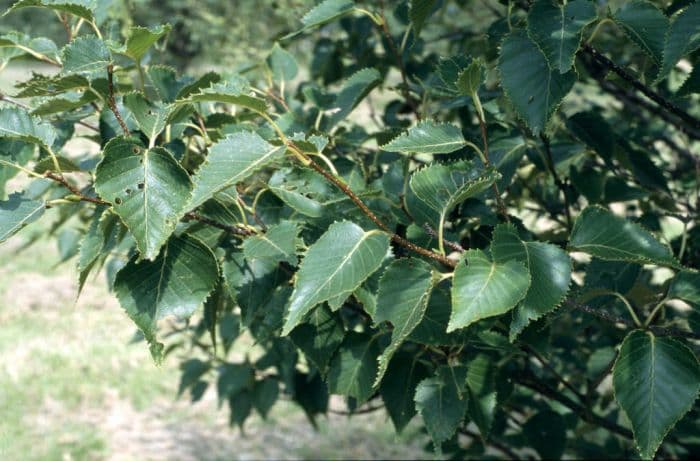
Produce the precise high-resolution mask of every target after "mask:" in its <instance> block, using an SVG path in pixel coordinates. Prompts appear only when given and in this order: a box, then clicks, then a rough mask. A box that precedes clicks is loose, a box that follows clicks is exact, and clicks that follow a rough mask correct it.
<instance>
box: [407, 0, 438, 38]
mask: <svg viewBox="0 0 700 461" xmlns="http://www.w3.org/2000/svg"><path fill="white" fill-rule="evenodd" d="M435 3H437V0H411V8H410V9H409V11H408V16H409V18H411V24H412V25H413V29H414V30H415V32H416V35H420V31H421V29H422V28H423V24H424V23H425V20H426V19H428V17H430V14H431V13H432V12H433V7H434V6H435Z"/></svg>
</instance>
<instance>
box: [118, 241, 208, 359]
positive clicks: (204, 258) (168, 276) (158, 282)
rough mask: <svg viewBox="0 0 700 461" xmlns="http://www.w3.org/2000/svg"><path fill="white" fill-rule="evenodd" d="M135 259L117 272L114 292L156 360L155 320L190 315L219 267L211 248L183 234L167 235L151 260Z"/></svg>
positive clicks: (158, 348)
mask: <svg viewBox="0 0 700 461" xmlns="http://www.w3.org/2000/svg"><path fill="white" fill-rule="evenodd" d="M137 261H138V258H137V257H136V256H134V257H133V258H131V260H130V261H129V262H128V263H127V265H126V266H124V268H123V269H121V270H120V271H119V273H118V274H117V278H116V280H115V282H114V292H115V293H116V295H117V298H118V299H119V303H120V304H121V306H122V307H123V308H124V310H125V311H126V313H127V314H128V315H129V317H130V318H131V320H133V321H134V323H135V324H136V326H138V327H139V329H140V330H141V331H142V332H143V334H144V336H145V337H146V340H147V341H148V342H149V344H150V346H151V353H152V355H153V357H154V359H155V360H156V361H157V362H159V361H160V360H161V358H162V345H159V344H158V343H157V339H156V330H157V324H158V321H159V320H160V319H163V318H165V317H167V316H171V315H172V316H175V317H177V318H188V317H189V316H190V315H192V314H193V313H194V311H195V310H196V309H197V308H199V307H200V306H201V305H202V304H203V303H204V301H205V300H206V299H207V297H208V296H209V293H211V291H212V290H213V289H214V288H215V287H216V284H217V282H218V280H219V267H218V265H217V263H216V258H215V257H214V254H213V253H212V252H211V250H210V249H209V248H208V247H207V246H206V245H204V244H203V243H201V242H200V241H199V240H197V239H195V238H193V237H189V236H187V235H184V236H182V237H173V238H171V239H170V240H169V241H168V243H167V245H166V246H165V247H164V248H163V251H162V252H161V253H160V254H159V255H158V257H157V258H156V259H154V260H153V261H142V262H140V263H139V262H137Z"/></svg>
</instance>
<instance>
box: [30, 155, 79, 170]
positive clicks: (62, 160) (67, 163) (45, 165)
mask: <svg viewBox="0 0 700 461" xmlns="http://www.w3.org/2000/svg"><path fill="white" fill-rule="evenodd" d="M56 159H57V160H58V166H60V167H61V171H62V172H64V173H72V172H75V171H80V167H79V166H78V165H76V164H75V162H73V160H71V159H68V158H66V157H64V156H62V155H57V156H56ZM55 169H56V167H55V165H54V163H53V159H52V158H51V157H45V158H43V159H41V160H39V161H38V162H36V165H34V171H35V172H37V173H39V174H44V173H46V172H47V171H54V170H55Z"/></svg>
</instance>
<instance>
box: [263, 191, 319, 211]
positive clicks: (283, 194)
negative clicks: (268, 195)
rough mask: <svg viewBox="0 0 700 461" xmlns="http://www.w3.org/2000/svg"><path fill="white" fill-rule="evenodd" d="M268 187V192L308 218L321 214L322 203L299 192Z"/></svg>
mask: <svg viewBox="0 0 700 461" xmlns="http://www.w3.org/2000/svg"><path fill="white" fill-rule="evenodd" d="M268 188H269V189H270V192H272V193H273V194H274V195H275V196H276V197H277V198H278V199H280V200H282V201H283V202H284V203H285V204H286V205H287V206H289V207H290V208H292V209H293V210H295V211H298V212H299V213H301V214H303V215H305V216H308V217H310V218H320V217H321V216H323V205H322V204H321V203H320V202H319V201H317V200H314V199H312V198H310V197H307V196H305V195H303V194H300V193H299V192H295V191H291V190H287V189H283V188H281V187H274V186H269V187H268Z"/></svg>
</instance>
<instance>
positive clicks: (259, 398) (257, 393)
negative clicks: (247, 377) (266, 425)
mask: <svg viewBox="0 0 700 461" xmlns="http://www.w3.org/2000/svg"><path fill="white" fill-rule="evenodd" d="M279 391H280V387H279V383H278V382H277V380H276V379H275V378H273V377H270V378H265V379H263V380H260V381H256V383H255V387H254V388H253V407H255V409H256V410H257V412H258V413H260V416H262V418H263V419H266V418H267V414H268V413H269V412H270V409H271V408H272V406H273V405H274V404H275V402H276V401H277V397H278V396H279Z"/></svg>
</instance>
